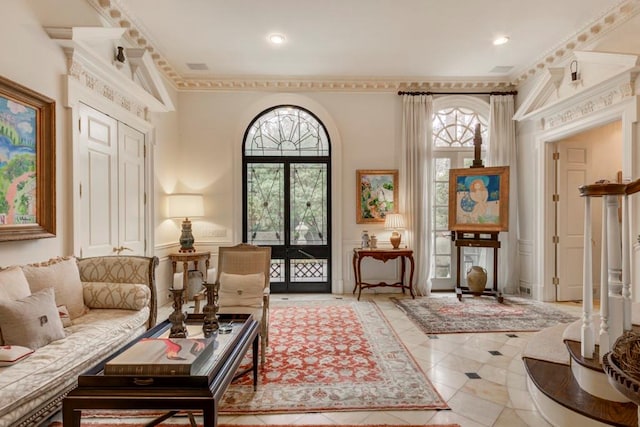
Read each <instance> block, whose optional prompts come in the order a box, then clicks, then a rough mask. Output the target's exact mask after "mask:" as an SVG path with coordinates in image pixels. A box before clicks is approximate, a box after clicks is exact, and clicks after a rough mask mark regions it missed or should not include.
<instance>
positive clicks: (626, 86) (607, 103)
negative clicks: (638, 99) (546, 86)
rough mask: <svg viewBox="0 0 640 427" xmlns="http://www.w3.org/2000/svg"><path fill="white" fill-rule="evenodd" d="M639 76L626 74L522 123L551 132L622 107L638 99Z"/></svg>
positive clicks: (632, 72) (633, 72)
mask: <svg viewBox="0 0 640 427" xmlns="http://www.w3.org/2000/svg"><path fill="white" fill-rule="evenodd" d="M639 72H640V68H638V67H634V68H633V69H631V70H626V71H624V72H622V73H620V74H618V75H617V76H614V77H612V78H610V79H609V80H607V81H604V82H602V83H600V84H598V85H596V86H592V87H591V88H588V89H585V90H584V91H583V92H581V93H579V94H576V95H574V96H571V97H568V98H564V99H561V100H559V101H556V102H553V103H551V104H549V105H546V106H544V107H541V108H539V109H538V110H536V111H533V112H531V113H529V114H526V115H523V116H521V117H519V118H518V120H536V121H539V124H540V129H541V130H549V129H553V128H556V127H559V126H562V125H565V124H567V123H569V122H572V121H576V120H579V119H581V118H583V117H585V116H587V115H590V114H593V113H596V112H598V111H601V110H604V109H606V108H609V107H611V106H612V105H616V104H620V103H622V102H624V101H626V100H628V99H630V98H632V97H634V96H636V94H635V85H636V78H637V76H638V73H639Z"/></svg>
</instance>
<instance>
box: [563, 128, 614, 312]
mask: <svg viewBox="0 0 640 427" xmlns="http://www.w3.org/2000/svg"><path fill="white" fill-rule="evenodd" d="M551 148H552V150H550V152H551V155H552V162H553V165H554V166H553V172H554V179H553V187H554V192H553V194H554V196H553V203H552V205H551V206H552V210H553V218H554V221H553V227H554V230H553V232H552V235H553V237H552V240H553V242H554V245H553V246H554V261H553V267H554V277H553V279H552V282H553V283H554V284H555V287H556V300H557V301H573V300H581V299H582V288H583V259H584V257H583V253H584V252H583V251H584V199H583V198H582V197H580V194H579V191H578V187H579V186H581V185H584V184H592V183H594V182H596V181H598V180H602V179H606V180H609V181H611V182H615V181H616V180H617V177H618V172H619V171H620V170H621V169H622V160H621V159H622V126H621V122H620V121H615V122H612V123H609V124H606V125H604V126H600V127H598V128H594V129H590V130H588V131H585V132H582V133H579V134H576V135H572V136H570V137H567V138H564V139H562V140H559V141H556V142H553V143H552V147H551ZM591 218H592V226H593V228H592V245H593V248H592V252H593V278H594V284H593V286H594V289H596V290H597V289H599V288H600V285H599V280H600V259H599V258H600V251H601V244H602V242H601V223H602V204H601V200H600V199H598V200H596V201H595V202H594V203H593V204H592V208H591ZM596 282H598V283H596Z"/></svg>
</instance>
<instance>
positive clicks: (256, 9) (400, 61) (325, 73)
mask: <svg viewBox="0 0 640 427" xmlns="http://www.w3.org/2000/svg"><path fill="white" fill-rule="evenodd" d="M32 1H34V0H32ZM66 1H67V2H70V1H71V0H66ZM85 1H86V2H87V3H88V4H90V5H93V6H94V8H95V9H96V10H98V11H100V13H101V14H102V19H103V20H105V21H107V22H108V23H109V25H116V26H126V27H128V28H130V30H133V31H129V33H128V34H129V41H131V42H132V43H134V44H138V45H142V46H146V47H150V48H151V51H152V53H154V54H155V59H156V63H158V64H159V65H160V68H161V70H162V71H164V72H165V73H166V74H167V75H169V76H170V78H171V79H172V80H173V81H175V82H178V83H179V82H184V81H189V80H192V81H199V80H207V79H210V80H211V79H212V80H216V79H276V80H277V79H280V80H282V79H307V80H314V79H316V80H322V79H325V80H326V79H374V80H375V79H393V80H402V81H405V82H423V81H438V80H440V81H452V80H466V81H470V80H476V81H501V82H514V81H516V80H518V79H522V78H523V77H524V78H526V76H528V75H530V74H533V73H534V72H535V71H536V70H537V69H538V68H541V67H542V66H548V65H550V64H552V63H553V62H554V61H559V60H563V59H564V60H566V57H567V55H569V54H570V53H571V51H572V49H578V48H582V47H584V46H586V45H588V44H589V43H593V40H595V39H597V38H599V37H601V36H602V35H603V34H605V33H607V32H608V31H610V30H611V29H613V28H615V27H617V26H618V25H619V23H620V22H622V21H625V20H627V19H628V18H629V16H625V11H626V10H628V9H633V14H635V13H636V11H635V9H637V8H635V7H633V8H627V9H625V7H621V5H623V4H628V3H635V0H631V1H629V0H625V1H621V0H535V1H530V0H316V1H310V0H268V1H267V0H231V1H229V0H226V1H225V0H85ZM42 3H44V2H42ZM51 3H58V2H51ZM85 7H86V4H85ZM50 9H52V10H50V15H49V18H43V19H49V20H50V21H51V20H55V21H62V20H64V19H65V16H66V19H67V20H70V19H72V18H71V17H70V15H69V14H66V15H65V14H62V13H60V10H61V9H63V8H60V7H59V4H58V8H57V9H56V10H54V9H53V6H51V7H50ZM56 12H58V14H59V15H60V16H58V17H57V18H55V17H54V16H55V14H56ZM67 12H68V11H67ZM43 16H44V15H43ZM58 24H60V22H58ZM67 25H68V24H67ZM74 25H77V23H76V24H74ZM274 32H277V33H282V34H284V35H285V36H286V38H287V40H286V42H285V43H284V44H283V45H280V46H273V45H271V44H269V42H268V41H267V35H268V34H270V33H274ZM501 34H505V35H508V36H509V37H510V39H511V40H510V42H509V43H508V44H506V45H503V46H493V44H492V39H493V38H494V37H496V36H497V35H501ZM635 34H637V33H635ZM636 38H637V36H636ZM188 63H196V64H206V66H207V68H208V69H207V70H204V71H194V70H191V69H189V67H188V66H187V64H188ZM538 64H542V66H539V65H538ZM495 67H501V68H504V67H507V68H506V69H503V71H501V72H496V71H495ZM178 86H179V85H178Z"/></svg>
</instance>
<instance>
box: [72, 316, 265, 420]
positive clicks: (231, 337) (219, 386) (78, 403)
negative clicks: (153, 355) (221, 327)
mask: <svg viewBox="0 0 640 427" xmlns="http://www.w3.org/2000/svg"><path fill="white" fill-rule="evenodd" d="M200 318H201V317H199V316H198V315H196V316H189V317H188V321H187V328H188V329H189V335H190V336H192V337H195V334H196V332H198V328H201V327H202V326H201V325H202V323H201V322H200V323H193V322H194V319H195V321H198V319H200ZM231 320H233V322H232V325H233V327H232V331H231V333H228V334H219V335H218V336H217V337H216V340H217V342H218V346H217V348H216V349H215V350H214V354H213V356H212V357H211V358H210V359H209V361H208V363H205V364H204V365H203V366H202V367H201V368H200V369H199V370H198V371H196V372H195V373H194V374H192V375H180V376H135V375H104V374H103V369H104V364H105V363H106V362H107V361H109V360H110V359H111V358H113V357H115V356H116V354H119V353H121V352H123V351H126V349H127V348H129V347H130V346H132V345H133V344H134V343H135V342H137V341H139V340H140V339H142V338H158V337H166V336H168V332H169V330H170V329H171V323H170V322H169V321H168V320H167V321H164V322H162V323H160V324H158V325H157V326H155V327H154V328H152V329H150V330H149V331H147V332H146V333H145V334H144V335H142V336H141V337H139V338H137V339H136V340H134V341H132V342H131V343H129V344H127V345H126V346H124V347H123V348H122V349H121V350H120V351H118V352H117V353H116V354H114V355H112V356H110V357H109V358H108V359H105V360H103V361H102V362H100V363H99V364H98V365H96V366H95V367H94V368H92V369H91V370H89V371H87V372H86V373H84V374H82V375H80V376H79V377H78V387H77V388H75V389H73V390H72V391H70V392H69V394H67V396H66V397H65V398H64V400H63V402H62V416H63V424H64V426H65V427H80V419H81V417H82V411H83V410H86V409H110V410H111V409H112V410H130V409H150V410H166V411H167V414H166V415H163V416H161V417H159V418H157V419H156V420H154V421H152V422H151V423H149V424H147V425H148V426H153V425H156V424H158V423H160V422H161V421H162V420H165V419H167V418H169V417H170V416H172V415H174V414H175V413H177V412H178V411H188V412H191V411H202V415H203V418H204V426H205V427H210V426H216V425H217V412H218V411H217V410H218V403H219V402H220V399H221V397H222V395H223V394H224V392H225V391H226V389H227V387H228V386H229V384H230V383H231V381H232V380H233V378H234V374H236V371H237V370H238V367H239V366H240V364H241V362H242V359H243V358H244V356H245V354H246V353H247V351H248V349H249V347H252V351H253V354H252V356H253V357H252V359H253V367H252V371H253V383H254V387H256V386H257V381H258V338H259V333H258V330H259V327H258V322H257V321H256V320H255V319H254V318H253V316H252V315H250V314H244V315H242V314H241V315H237V314H236V315H228V316H225V315H221V316H220V322H221V323H225V322H229V321H231ZM192 331H194V332H193V333H192ZM190 418H191V420H192V423H193V418H192V416H191V414H190Z"/></svg>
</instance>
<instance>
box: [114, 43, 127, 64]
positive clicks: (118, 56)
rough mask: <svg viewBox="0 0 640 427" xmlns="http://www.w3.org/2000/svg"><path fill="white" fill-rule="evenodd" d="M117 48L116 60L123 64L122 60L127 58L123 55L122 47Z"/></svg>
mask: <svg viewBox="0 0 640 427" xmlns="http://www.w3.org/2000/svg"><path fill="white" fill-rule="evenodd" d="M117 49H118V52H117V53H116V61H118V62H119V63H121V64H124V62H125V61H126V60H127V58H125V56H124V47H122V46H118V47H117Z"/></svg>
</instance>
